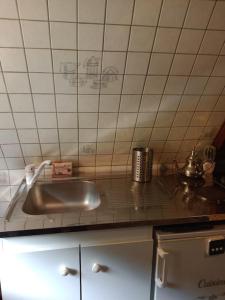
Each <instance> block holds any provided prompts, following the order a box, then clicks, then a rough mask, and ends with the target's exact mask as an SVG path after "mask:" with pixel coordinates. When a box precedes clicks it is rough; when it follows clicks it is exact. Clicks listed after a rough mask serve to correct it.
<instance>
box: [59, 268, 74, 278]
mask: <svg viewBox="0 0 225 300" xmlns="http://www.w3.org/2000/svg"><path fill="white" fill-rule="evenodd" d="M59 274H60V275H62V276H67V275H69V274H70V275H76V274H77V271H76V270H74V269H70V268H68V267H66V266H64V265H62V266H60V267H59Z"/></svg>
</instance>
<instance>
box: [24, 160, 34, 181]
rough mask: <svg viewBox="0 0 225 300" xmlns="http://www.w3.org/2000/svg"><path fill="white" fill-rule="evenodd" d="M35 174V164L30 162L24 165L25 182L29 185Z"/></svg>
mask: <svg viewBox="0 0 225 300" xmlns="http://www.w3.org/2000/svg"><path fill="white" fill-rule="evenodd" d="M34 174H35V165H34V164H30V165H27V166H26V167H25V176H26V183H27V184H28V185H29V184H30V182H31V180H32V178H33V176H34Z"/></svg>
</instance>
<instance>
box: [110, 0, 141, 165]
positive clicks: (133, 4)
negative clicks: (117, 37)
mask: <svg viewBox="0 0 225 300" xmlns="http://www.w3.org/2000/svg"><path fill="white" fill-rule="evenodd" d="M135 6H136V0H133V3H132V13H131V21H130V24H129V34H128V40H127V47H126V52H125V53H126V54H125V62H124V71H125V70H126V67H127V58H128V51H129V46H130V39H131V31H132V23H133V19H134V11H135ZM124 80H125V75H123V76H122V82H121V89H120V97H119V107H118V114H117V120H116V128H115V139H114V144H113V151H112V162H111V169H112V168H113V162H114V156H115V154H116V153H115V148H116V137H117V129H118V121H119V116H120V107H121V102H122V95H123V86H124ZM128 158H129V154H128ZM127 162H128V159H127V161H126V165H127Z"/></svg>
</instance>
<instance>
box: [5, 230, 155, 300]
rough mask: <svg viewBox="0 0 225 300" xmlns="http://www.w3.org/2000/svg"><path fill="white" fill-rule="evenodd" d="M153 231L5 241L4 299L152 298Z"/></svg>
mask: <svg viewBox="0 0 225 300" xmlns="http://www.w3.org/2000/svg"><path fill="white" fill-rule="evenodd" d="M151 236H152V229H151V227H136V228H126V229H112V230H99V231H86V232H77V233H62V234H52V235H39V236H29V237H16V238H3V239H1V253H0V280H1V289H2V298H3V300H62V299H65V300H72V299H73V300H81V299H82V300H95V299H96V300H115V299H116V300H124V299H129V300H137V299H140V300H149V299H150V286H151V264H152V248H153V241H152V237H151Z"/></svg>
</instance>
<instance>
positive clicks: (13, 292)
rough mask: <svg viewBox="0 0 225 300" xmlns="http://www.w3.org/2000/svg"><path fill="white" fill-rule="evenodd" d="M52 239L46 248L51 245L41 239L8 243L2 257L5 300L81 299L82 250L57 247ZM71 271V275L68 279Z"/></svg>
mask: <svg viewBox="0 0 225 300" xmlns="http://www.w3.org/2000/svg"><path fill="white" fill-rule="evenodd" d="M20 239H22V240H21V241H20ZM52 239H54V238H53V237H51V236H49V243H46V244H45V242H47V241H46V240H45V238H44V239H43V238H42V237H40V236H38V237H37V241H35V240H34V239H33V237H32V238H31V239H30V238H29V237H27V238H16V239H15V240H13V238H12V239H8V240H5V242H6V244H5V248H4V242H3V251H2V253H1V257H0V276H1V289H2V298H3V300H42V299H43V300H62V299H66V300H79V299H80V277H79V247H70V246H69V245H67V244H66V243H65V245H64V246H63V245H59V244H58V245H57V243H54V241H53V240H52ZM41 240H43V243H41ZM60 240H61V239H60V238H58V242H60ZM62 242H63V241H62ZM66 267H67V268H69V269H65V268H66ZM68 270H69V271H70V274H68V275H67V276H65V275H66V274H65V272H66V271H67V272H68ZM63 272H64V273H63Z"/></svg>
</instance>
